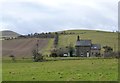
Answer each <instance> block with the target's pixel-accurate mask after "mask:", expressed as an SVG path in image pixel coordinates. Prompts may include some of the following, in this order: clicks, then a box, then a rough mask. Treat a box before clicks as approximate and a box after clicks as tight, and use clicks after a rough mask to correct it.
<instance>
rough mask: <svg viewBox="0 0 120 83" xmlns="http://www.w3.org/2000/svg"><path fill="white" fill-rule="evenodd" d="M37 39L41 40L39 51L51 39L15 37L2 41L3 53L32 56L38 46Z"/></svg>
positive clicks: (6, 54)
mask: <svg viewBox="0 0 120 83" xmlns="http://www.w3.org/2000/svg"><path fill="white" fill-rule="evenodd" d="M37 40H39V51H41V50H42V49H43V48H44V47H45V46H46V45H47V44H48V40H49V39H40V38H29V39H13V40H3V41H2V55H3V56H4V57H8V56H10V55H11V54H12V55H14V56H16V57H25V58H27V57H31V56H32V50H33V49H35V48H36V44H37Z"/></svg>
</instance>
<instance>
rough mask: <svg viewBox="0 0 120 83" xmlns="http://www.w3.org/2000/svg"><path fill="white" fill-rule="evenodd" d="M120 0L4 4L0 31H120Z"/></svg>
mask: <svg viewBox="0 0 120 83" xmlns="http://www.w3.org/2000/svg"><path fill="white" fill-rule="evenodd" d="M118 1H119V0H0V30H13V31H16V32H18V33H21V34H28V33H34V32H49V31H61V30H68V29H94V30H106V31H113V30H117V29H118V24H117V21H118V20H117V18H118Z"/></svg>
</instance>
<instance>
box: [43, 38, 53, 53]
mask: <svg viewBox="0 0 120 83" xmlns="http://www.w3.org/2000/svg"><path fill="white" fill-rule="evenodd" d="M53 41H54V39H53V38H50V39H49V40H48V44H47V46H46V47H44V48H43V49H42V54H43V55H49V54H50V50H51V48H53Z"/></svg>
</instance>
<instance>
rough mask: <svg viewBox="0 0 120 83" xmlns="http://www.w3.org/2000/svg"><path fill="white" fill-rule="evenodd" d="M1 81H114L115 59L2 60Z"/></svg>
mask: <svg viewBox="0 0 120 83" xmlns="http://www.w3.org/2000/svg"><path fill="white" fill-rule="evenodd" d="M2 74H3V81H21V80H22V81H46V80H47V81H75V80H76V81H79V80H82V81H116V80H117V79H118V60H117V59H92V58H90V59H80V60H58V61H46V62H32V61H31V60H30V59H28V60H17V61H16V62H12V61H11V60H3V72H2Z"/></svg>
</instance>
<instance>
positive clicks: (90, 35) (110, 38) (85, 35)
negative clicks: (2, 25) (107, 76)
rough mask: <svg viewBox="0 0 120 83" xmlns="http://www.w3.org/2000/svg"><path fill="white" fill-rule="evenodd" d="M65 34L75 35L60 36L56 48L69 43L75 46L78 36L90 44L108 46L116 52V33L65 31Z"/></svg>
mask: <svg viewBox="0 0 120 83" xmlns="http://www.w3.org/2000/svg"><path fill="white" fill-rule="evenodd" d="M65 33H75V34H67V35H63V34H61V35H60V36H59V42H58V47H64V46H67V45H69V44H70V43H71V44H73V46H75V43H76V39H77V36H78V35H79V36H80V38H81V39H90V40H92V43H97V44H101V46H104V45H108V46H111V47H112V48H113V49H114V50H115V51H117V50H118V33H113V32H105V31H96V30H67V31H65ZM102 50H103V49H102Z"/></svg>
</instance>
